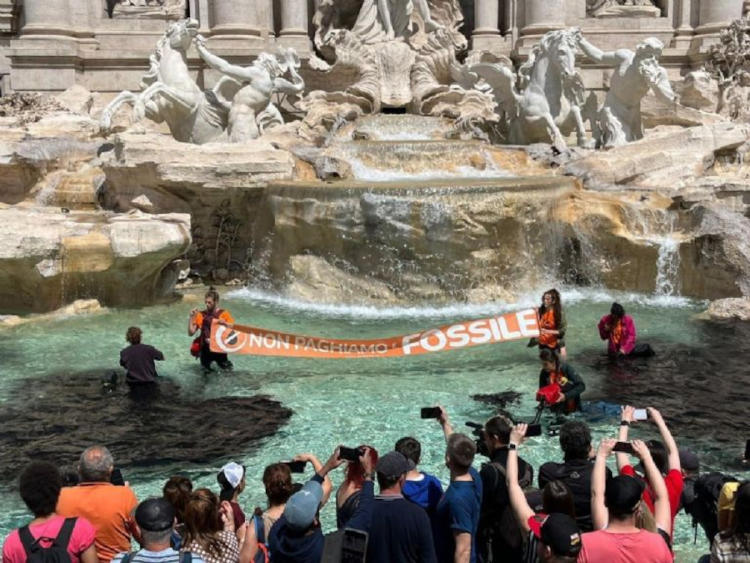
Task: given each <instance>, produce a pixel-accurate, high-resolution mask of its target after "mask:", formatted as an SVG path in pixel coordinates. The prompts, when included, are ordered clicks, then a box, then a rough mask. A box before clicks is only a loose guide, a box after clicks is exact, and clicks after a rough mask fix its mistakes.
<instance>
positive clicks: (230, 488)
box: [216, 461, 245, 530]
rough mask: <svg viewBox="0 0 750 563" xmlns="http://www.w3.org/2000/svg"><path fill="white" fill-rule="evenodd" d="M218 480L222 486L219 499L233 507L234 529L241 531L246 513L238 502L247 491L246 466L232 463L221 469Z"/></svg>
mask: <svg viewBox="0 0 750 563" xmlns="http://www.w3.org/2000/svg"><path fill="white" fill-rule="evenodd" d="M216 480H217V481H218V482H219V485H220V486H221V491H220V492H219V499H221V500H222V501H227V502H228V503H229V505H230V506H231V507H232V516H233V518H234V529H235V530H239V528H240V526H242V524H244V523H245V513H244V512H243V511H242V508H240V505H239V503H238V502H237V499H238V498H239V496H240V493H241V492H242V491H244V490H245V466H244V465H240V464H239V463H236V462H234V461H230V462H229V463H227V464H226V465H224V467H222V468H221V471H219V474H218V475H217V476H216Z"/></svg>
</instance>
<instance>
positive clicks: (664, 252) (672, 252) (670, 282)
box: [654, 235, 680, 296]
mask: <svg viewBox="0 0 750 563" xmlns="http://www.w3.org/2000/svg"><path fill="white" fill-rule="evenodd" d="M679 274H680V242H679V241H678V240H677V239H675V238H674V237H672V236H669V235H667V236H666V237H664V238H663V239H662V240H661V241H660V243H659V256H658V258H657V260H656V288H655V290H654V293H655V294H656V295H665V296H666V295H677V294H678V293H679V289H680V288H679Z"/></svg>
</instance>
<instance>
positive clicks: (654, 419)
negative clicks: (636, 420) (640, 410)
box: [646, 407, 664, 424]
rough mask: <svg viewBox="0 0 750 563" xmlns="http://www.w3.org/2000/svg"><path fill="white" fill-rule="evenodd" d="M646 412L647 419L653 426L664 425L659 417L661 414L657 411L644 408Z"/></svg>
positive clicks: (652, 408) (651, 408)
mask: <svg viewBox="0 0 750 563" xmlns="http://www.w3.org/2000/svg"><path fill="white" fill-rule="evenodd" d="M646 412H648V418H649V419H650V420H651V421H652V422H653V423H654V424H664V418H663V417H662V416H661V413H660V412H659V411H658V410H656V409H655V408H654V407H648V408H646Z"/></svg>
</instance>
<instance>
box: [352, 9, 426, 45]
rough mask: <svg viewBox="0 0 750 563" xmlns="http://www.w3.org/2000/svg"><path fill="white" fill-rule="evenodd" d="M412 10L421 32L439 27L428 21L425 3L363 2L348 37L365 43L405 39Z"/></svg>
mask: <svg viewBox="0 0 750 563" xmlns="http://www.w3.org/2000/svg"><path fill="white" fill-rule="evenodd" d="M415 7H416V9H417V13H418V14H419V16H420V17H421V18H422V22H423V23H424V30H425V31H427V32H430V31H435V30H436V29H439V28H440V27H441V26H440V24H438V23H437V22H435V20H433V19H432V16H431V15H430V7H429V6H428V5H427V0H364V2H362V6H361V8H360V9H359V13H358V14H357V20H356V21H355V22H354V27H352V33H354V34H355V35H357V36H359V37H360V38H361V39H362V40H363V41H364V42H365V43H374V42H377V41H391V40H393V39H396V38H398V37H409V36H410V35H411V34H412V33H413V25H412V24H413V22H412V14H413V12H414V8H415Z"/></svg>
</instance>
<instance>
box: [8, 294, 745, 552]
mask: <svg viewBox="0 0 750 563" xmlns="http://www.w3.org/2000/svg"><path fill="white" fill-rule="evenodd" d="M563 298H564V300H565V303H566V313H567V317H568V325H569V330H568V335H567V342H568V354H569V361H570V363H571V364H572V365H573V366H575V367H576V368H577V369H578V370H579V372H580V373H581V375H582V376H583V378H584V380H585V381H586V383H587V392H586V394H585V395H584V398H585V399H590V400H596V399H610V400H614V402H618V399H621V396H620V393H621V392H622V393H624V394H625V395H627V394H628V393H630V392H631V391H632V390H633V389H634V388H638V389H639V391H638V392H639V393H643V392H644V389H645V390H646V392H648V391H649V390H651V389H653V391H654V396H655V397H660V399H659V400H658V401H654V402H655V403H656V406H659V405H661V404H662V402H661V401H662V399H663V400H664V401H666V403H665V404H667V405H668V407H666V408H663V412H664V413H665V416H666V417H667V419H668V421H671V417H674V418H675V419H679V420H678V422H679V423H678V424H677V425H676V429H675V434H676V438H677V440H678V443H679V444H680V445H681V446H682V445H689V446H691V447H693V448H695V449H696V450H697V451H699V452H701V453H702V454H704V465H706V466H709V467H713V468H722V469H724V468H727V467H729V466H730V465H731V462H732V460H733V459H734V458H735V457H737V455H735V454H739V453H740V449H741V447H742V445H743V444H744V440H745V438H746V437H747V436H745V435H744V434H742V435H739V434H740V433H739V432H736V431H735V430H733V431H732V432H731V436H729V437H727V436H724V435H722V436H720V437H719V439H718V440H714V439H711V434H712V433H711V431H707V429H706V428H693V427H691V425H690V421H691V420H701V417H706V419H707V420H716V421H717V423H721V421H730V422H731V421H734V420H736V419H737V418H738V415H737V414H736V413H735V412H732V411H731V406H730V405H728V404H724V402H723V401H720V400H717V396H712V392H713V391H712V387H713V386H712V384H711V381H710V378H709V381H708V384H707V385H708V388H707V391H706V397H705V398H702V395H698V396H692V395H691V397H690V398H689V399H685V401H686V402H691V403H695V404H691V406H690V411H689V416H688V417H686V416H685V412H684V411H685V409H684V408H683V407H682V406H681V401H682V399H680V393H681V391H680V389H679V387H678V388H676V389H674V391H673V392H672V393H671V395H670V393H669V389H671V388H674V387H675V386H674V385H673V384H666V385H660V382H664V381H667V380H668V378H670V377H675V374H674V373H673V372H678V375H679V373H680V372H682V371H685V370H684V369H683V368H682V367H680V364H679V361H680V358H682V357H683V356H684V350H689V349H695V350H698V352H697V354H698V355H699V356H700V355H701V354H702V352H701V350H704V349H706V350H707V349H708V348H706V346H707V342H709V341H710V338H711V335H712V330H713V329H711V328H710V327H707V326H706V325H705V324H703V323H700V322H697V321H694V320H693V319H692V317H693V316H694V315H695V314H696V313H697V312H699V311H701V310H703V308H704V306H705V304H704V303H696V302H690V301H688V300H684V299H679V298H648V297H645V296H637V295H616V294H611V293H606V292H597V291H587V292H580V291H577V290H576V291H567V292H565V293H563ZM613 298H617V299H619V300H620V301H621V302H622V303H623V304H624V305H625V307H626V309H627V311H628V313H629V314H632V315H633V316H634V318H635V319H636V323H637V326H638V331H639V338H640V339H642V340H648V341H650V342H651V343H652V344H653V345H654V346H655V347H656V348H657V349H658V350H660V351H663V353H661V354H660V356H659V360H658V361H656V362H655V363H654V364H652V365H649V364H647V363H646V364H637V365H636V366H635V367H628V368H626V369H625V370H624V371H621V370H619V369H618V370H614V371H613V370H612V368H611V367H610V366H608V365H607V364H606V362H605V361H604V360H603V358H602V352H603V350H604V348H603V344H602V343H601V341H600V340H599V338H598V334H597V331H596V322H597V321H598V319H599V317H600V316H601V315H602V314H604V313H606V312H607V310H608V308H609V304H610V303H611V301H612V299H613ZM535 302H536V297H534V298H533V299H531V298H529V299H526V300H524V301H523V302H522V303H520V304H516V305H499V304H498V305H487V306H474V307H469V306H455V307H451V308H445V309H404V308H395V309H385V310H377V309H374V308H364V307H363V308H353V307H343V306H342V307H325V306H319V307H316V306H310V305H305V306H302V305H300V304H294V303H288V302H285V301H283V300H280V299H274V298H270V297H267V296H259V295H257V294H253V293H252V292H248V291H245V290H241V291H236V292H234V293H230V294H228V295H226V296H225V297H224V298H223V300H222V306H223V307H225V308H227V309H229V310H230V311H231V312H232V313H233V315H234V316H235V318H236V319H237V321H238V322H243V323H246V324H253V325H256V326H263V327H267V328H275V329H279V330H284V331H288V332H298V333H303V334H310V335H315V336H330V337H346V338H368V337H381V336H393V335H399V334H406V333H408V332H411V331H413V330H417V329H424V328H430V327H432V326H437V325H440V324H444V323H445V322H448V321H452V320H466V319H469V318H475V317H482V316H484V315H486V314H490V313H493V312H500V311H503V310H508V309H511V308H514V307H520V306H528V305H534V304H536V303H535ZM194 306H195V304H194V303H193V302H190V303H185V302H183V303H180V304H175V305H169V306H159V307H152V308H147V309H140V310H125V311H108V312H103V313H100V314H96V315H93V316H88V317H78V318H67V319H59V320H54V321H44V322H37V323H30V324H27V325H23V326H20V327H17V328H14V329H5V330H0V366H2V378H0V401H1V402H3V403H4V404H10V403H12V402H13V400H14V398H13V396H12V393H11V389H12V386H13V383H14V381H16V380H18V379H19V378H32V379H34V378H44V377H45V376H46V375H49V374H51V373H59V372H61V371H69V372H77V371H83V370H92V369H101V370H102V371H104V370H106V369H111V368H114V367H116V365H117V360H118V353H119V350H120V349H121V348H122V347H123V345H124V344H125V343H124V334H125V330H126V328H127V327H128V326H130V325H138V326H140V327H141V328H142V329H143V331H144V341H145V342H147V343H151V344H153V345H155V346H157V347H158V348H160V349H161V350H162V351H163V352H164V354H165V357H166V360H165V361H164V362H162V363H161V364H160V365H159V371H160V374H161V375H162V376H163V377H166V378H172V379H174V380H176V381H177V382H179V383H180V384H181V385H182V386H183V389H185V390H186V391H187V392H189V393H190V394H191V395H192V396H194V397H196V398H210V397H219V396H227V395H235V396H243V395H252V394H258V393H263V394H268V395H271V396H273V397H275V398H277V399H279V400H280V401H282V402H283V404H284V405H286V406H288V407H290V408H291V409H293V411H294V415H293V416H292V418H291V419H290V421H289V423H288V424H287V425H285V426H284V427H282V429H281V430H280V432H278V433H277V434H276V435H275V436H273V437H272V438H269V439H266V440H265V441H263V442H262V443H261V445H260V447H259V448H256V449H255V450H254V451H253V452H251V453H249V452H248V451H245V452H243V451H237V452H235V454H234V455H233V456H232V457H233V459H235V460H237V461H240V462H241V463H244V464H245V465H246V466H247V468H248V486H247V489H246V491H245V492H244V493H243V495H242V497H241V499H240V502H241V504H242V506H243V508H245V510H246V512H248V511H250V510H252V508H253V507H254V506H256V505H261V506H263V504H264V500H265V499H264V494H263V486H262V483H261V475H262V472H263V469H264V467H265V466H266V465H267V464H269V463H271V462H275V461H278V460H281V459H288V458H290V457H292V456H293V455H294V454H296V453H300V452H304V451H310V452H313V453H315V454H316V455H317V456H318V457H319V458H321V460H322V461H325V458H326V457H327V456H328V455H329V454H330V452H331V451H332V449H333V447H335V445H337V444H346V445H356V444H359V443H369V444H372V445H374V446H375V447H376V448H377V449H378V450H379V451H381V452H384V451H387V450H389V449H391V448H392V447H393V444H394V443H395V441H396V440H397V439H398V438H400V437H402V436H405V435H412V436H415V437H416V438H418V439H419V440H420V441H421V442H422V449H423V462H422V466H421V467H422V468H423V470H425V471H428V472H431V473H435V474H436V475H438V476H439V477H440V478H441V479H442V480H443V481H444V482H445V481H446V479H447V476H448V472H447V470H446V469H445V468H444V466H443V451H444V443H443V437H442V433H441V431H440V428H439V426H438V425H437V423H436V422H435V421H429V420H428V421H424V420H420V418H419V407H421V406H427V405H433V404H436V403H440V404H442V405H444V406H446V407H447V409H448V411H449V413H450V415H451V418H452V420H453V421H454V425H455V426H456V428H457V429H461V430H462V431H465V427H464V426H463V422H464V421H467V420H475V421H483V420H484V419H486V418H487V417H488V416H490V415H491V414H492V413H493V409H492V408H491V407H489V406H487V405H485V404H482V403H478V402H476V401H474V400H472V399H471V398H470V395H472V394H475V393H493V392H498V391H503V390H506V389H513V390H515V391H518V392H521V393H522V398H521V402H520V404H519V405H514V406H513V407H512V408H511V410H512V411H513V412H514V414H517V415H518V416H520V417H527V418H529V417H531V416H532V415H533V410H534V406H535V404H534V400H533V392H534V391H535V389H536V385H537V378H538V372H539V366H538V362H537V361H536V360H535V351H534V350H533V349H528V348H526V346H525V342H523V343H506V344H500V345H494V346H481V347H477V348H472V349H469V350H465V351H461V352H447V353H441V354H434V355H427V356H420V357H411V358H398V359H370V360H358V361H349V360H308V359H283V358H261V357H248V356H240V357H235V358H234V363H235V371H234V372H233V373H231V374H216V375H213V376H210V377H208V378H204V377H203V376H202V375H201V373H200V370H199V367H198V363H197V361H195V360H194V359H193V358H192V357H191V356H189V354H188V347H189V344H190V340H191V339H190V338H189V337H188V336H187V334H186V332H185V328H186V321H187V314H188V311H189V310H190V309H191V308H192V307H194ZM729 337H730V338H731V333H730V336H729ZM724 340H726V338H724ZM743 340H745V339H743ZM729 344H732V343H731V342H730V343H729ZM673 358H674V360H673ZM701 358H702V356H701ZM705 361H706V362H707V365H711V362H714V361H715V360H714V359H713V357H712V356H710V355H709V356H708V359H707V360H705ZM701 365H702V364H701ZM675 366H678V369H675ZM723 369H724V371H726V370H728V369H733V368H731V366H730V367H727V366H724V367H723ZM700 371H701V372H705V371H706V369H704V368H703V367H701V368H700ZM662 372H663V373H662ZM687 375H689V374H687ZM726 375H730V376H731V377H733V378H734V381H735V382H738V381H737V378H745V386H747V383H750V380H748V375H747V374H746V373H745V370H740V369H739V368H737V373H730V374H726ZM722 379H723V378H722ZM634 382H635V384H634ZM738 383H741V382H738ZM665 388H666V389H665ZM633 392H635V391H633ZM701 404H703V405H704V406H703V407H701ZM16 406H17V405H16ZM82 406H83V407H84V408H95V407H96V406H95V405H82ZM639 406H646V405H645V404H642V405H639ZM242 423H243V421H242V420H238V421H237V424H238V425H239V424H242ZM739 424H740V425H743V424H744V421H742V420H741V421H740V422H739ZM740 427H741V426H740ZM592 430H593V434H594V436H595V439H596V440H598V439H599V438H601V437H603V436H607V435H613V434H614V433H615V432H616V427H615V424H614V423H612V421H611V420H607V421H599V422H592ZM639 430H640V431H634V435H638V436H648V437H652V436H653V432H651V431H650V429H649V428H648V426H646V427H645V428H643V427H642V429H639ZM154 432H158V428H157V429H154ZM745 434H750V432H747V431H746V432H745ZM732 437H734V438H736V447H735V444H733V443H732ZM220 439H221V437H220V436H217V440H220ZM60 440H64V437H60ZM22 447H23V446H22V444H19V449H22ZM521 455H522V456H523V457H524V458H525V459H527V460H528V461H530V462H531V463H532V464H533V465H534V467H535V468H538V467H539V465H541V464H542V463H543V462H545V461H549V460H557V461H559V459H560V457H561V456H560V453H559V447H558V442H557V438H554V437H548V436H542V437H539V438H535V439H532V440H529V441H528V443H527V444H525V445H524V446H523V451H522V454H521ZM75 461H76V460H75V459H71V460H70V463H71V464H74V463H75ZM115 461H116V460H115ZM226 461H227V459H217V460H215V462H214V463H211V464H202V465H201V466H199V467H190V466H183V467H180V468H178V467H174V466H171V465H160V466H158V467H152V468H145V469H144V468H138V469H136V468H128V467H123V468H122V470H123V473H124V474H125V477H126V479H128V480H129V481H130V483H131V485H132V487H133V488H134V490H135V492H136V494H137V495H138V497H139V498H145V497H147V496H150V495H155V494H159V493H160V490H161V486H162V484H163V483H164V481H165V480H166V479H167V478H168V477H169V476H170V475H171V474H172V473H173V472H177V471H178V470H182V471H181V473H183V474H187V475H188V476H189V477H190V478H191V479H193V481H194V484H195V485H196V486H207V487H210V488H213V489H215V490H216V489H217V486H216V480H215V474H216V472H217V471H218V469H219V468H220V467H221V465H222V464H223V463H224V462H226ZM734 473H735V474H737V473H738V471H736V470H734ZM333 478H334V482H336V483H338V482H339V481H340V480H341V475H340V473H337V474H336V475H334V476H333ZM1 486H2V488H1V489H0V506H2V507H3V510H2V512H1V513H0V534H2V535H5V534H7V533H8V531H9V530H11V529H12V528H13V527H15V526H18V525H19V524H21V523H23V522H24V520H25V519H26V518H27V514H26V512H25V508H24V506H23V504H22V503H21V501H20V499H19V498H18V497H17V493H16V491H15V485H14V484H12V483H11V484H7V483H6V484H3V485H1ZM323 519H324V524H325V526H326V528H327V529H331V528H332V527H333V526H334V525H335V516H334V509H333V507H332V506H331V505H329V506H327V507H326V508H325V509H324V511H323ZM675 543H676V553H677V555H678V557H677V560H678V561H681V560H694V556H695V555H697V554H700V553H701V552H705V551H707V549H708V546H707V545H705V539H703V536H702V534H700V535H699V538H698V545H697V546H695V547H694V546H693V545H692V528H691V527H690V524H689V521H688V518H687V517H686V516H684V515H681V516H679V517H678V521H677V531H676V534H675Z"/></svg>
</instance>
